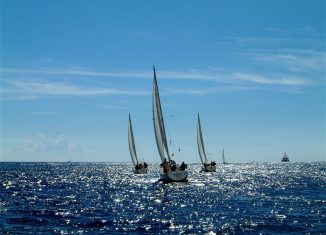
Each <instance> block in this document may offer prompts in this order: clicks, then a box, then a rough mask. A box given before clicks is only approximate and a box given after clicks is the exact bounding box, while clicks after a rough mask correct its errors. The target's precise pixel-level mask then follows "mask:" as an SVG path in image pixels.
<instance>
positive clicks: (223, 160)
mask: <svg viewBox="0 0 326 235" xmlns="http://www.w3.org/2000/svg"><path fill="white" fill-rule="evenodd" d="M222 163H223V164H224V165H225V164H227V162H226V160H225V156H224V149H223V151H222Z"/></svg>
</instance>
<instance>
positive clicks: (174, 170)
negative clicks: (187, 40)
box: [153, 66, 188, 182]
mask: <svg viewBox="0 0 326 235" xmlns="http://www.w3.org/2000/svg"><path fill="white" fill-rule="evenodd" d="M153 70H154V85H153V122H154V132H155V138H156V144H157V149H158V152H159V155H160V158H161V166H162V172H160V181H163V182H178V181H187V176H188V172H187V170H186V168H187V165H186V164H185V163H184V162H183V163H182V164H181V165H180V167H179V166H178V165H177V164H176V162H175V161H174V160H172V159H171V157H170V154H169V148H168V144H167V138H166V133H165V127H164V120H163V113H162V108H161V101H160V94H159V91H158V86H157V79H156V71H155V67H154V66H153ZM172 156H173V154H172Z"/></svg>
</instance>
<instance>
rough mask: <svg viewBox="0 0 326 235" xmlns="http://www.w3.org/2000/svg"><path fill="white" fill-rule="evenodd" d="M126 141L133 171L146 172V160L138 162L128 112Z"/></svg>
mask: <svg viewBox="0 0 326 235" xmlns="http://www.w3.org/2000/svg"><path fill="white" fill-rule="evenodd" d="M128 143H129V152H130V156H131V160H132V162H133V164H134V169H133V170H134V173H135V174H146V173H147V172H148V169H147V164H146V162H144V163H140V162H139V161H138V158H137V153H136V146H135V140H134V134H133V131H132V124H131V118H130V113H129V123H128Z"/></svg>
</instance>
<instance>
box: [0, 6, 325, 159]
mask: <svg viewBox="0 0 326 235" xmlns="http://www.w3.org/2000/svg"><path fill="white" fill-rule="evenodd" d="M325 8H326V6H325V1H318V0H314V1H298V0H295V1H289V0H285V1H284V0H282V1H278V0H276V1H253V0H252V1H249V0H248V1H31V0H28V1H15V0H11V1H9V0H3V1H1V64H0V76H1V77H0V78H1V80H0V89H1V90H0V95H1V100H0V102H1V103H0V104H1V145H0V151H1V156H0V160H1V161H67V160H69V159H71V160H72V161H105V162H106V161H131V160H130V156H129V150H128V143H127V127H128V113H129V112H130V113H131V118H132V122H133V129H134V136H135V142H136V149H137V152H138V156H139V157H140V159H141V160H145V161H148V162H158V161H159V155H158V151H157V149H156V143H155V135H154V130H153V123H152V106H151V105H152V104H151V102H152V85H153V84H152V82H153V80H152V79H153V74H152V66H153V65H155V66H156V69H157V77H158V85H159V89H160V94H161V102H162V105H163V107H162V108H163V113H164V116H165V117H166V118H165V125H166V128H167V135H168V138H169V139H171V145H170V146H169V147H170V151H171V152H174V153H175V158H176V160H177V161H186V162H199V155H198V150H197V143H196V117H197V113H200V117H201V124H202V129H203V136H204V142H205V148H206V151H207V155H208V158H210V159H212V160H215V161H217V162H221V155H222V149H223V148H224V149H225V155H226V159H227V161H229V162H251V161H253V160H255V161H259V162H278V161H280V159H281V157H282V155H283V152H284V151H287V153H288V155H289V157H290V159H291V160H292V161H325V160H326V159H325V142H326V140H325V71H326V68H325V64H326V59H325V58H326V51H325ZM179 147H180V149H181V151H180V152H177V149H178V148H179Z"/></svg>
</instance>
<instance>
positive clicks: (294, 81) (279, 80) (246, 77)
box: [232, 73, 310, 86]
mask: <svg viewBox="0 0 326 235" xmlns="http://www.w3.org/2000/svg"><path fill="white" fill-rule="evenodd" d="M232 78H233V79H235V80H237V81H244V82H250V83H256V84H264V85H285V86H304V85H308V84H309V83H310V82H309V81H308V80H306V79H303V78H296V77H273V78H271V77H266V76H260V75H256V74H246V73H234V74H232Z"/></svg>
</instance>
